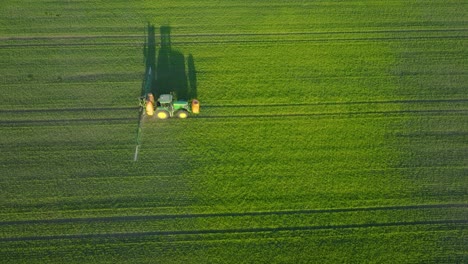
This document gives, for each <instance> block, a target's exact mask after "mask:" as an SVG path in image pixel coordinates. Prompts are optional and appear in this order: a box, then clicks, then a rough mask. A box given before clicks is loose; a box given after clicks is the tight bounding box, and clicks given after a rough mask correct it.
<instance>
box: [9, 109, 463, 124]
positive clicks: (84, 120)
mask: <svg viewBox="0 0 468 264" xmlns="http://www.w3.org/2000/svg"><path fill="white" fill-rule="evenodd" d="M442 113H445V114H449V113H453V114H455V113H460V114H465V113H468V109H449V110H441V109H431V110H391V111H348V112H345V111H343V112H328V113H325V112H315V113H282V114H245V115H243V114H237V115H201V116H194V117H193V118H194V119H233V118H272V117H324V116H326V117H333V116H336V117H342V116H365V115H385V116H386V115H401V114H442ZM135 121H137V120H136V118H131V117H127V118H77V119H55V120H54V119H51V120H0V125H1V126H22V125H42V126H45V125H57V124H72V123H130V122H135Z"/></svg>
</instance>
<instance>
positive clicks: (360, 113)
mask: <svg viewBox="0 0 468 264" xmlns="http://www.w3.org/2000/svg"><path fill="white" fill-rule="evenodd" d="M443 113H444V114H450V113H461V114H468V109H467V110H465V109H463V110H458V109H454V110H439V109H434V110H392V111H354V112H330V113H284V114H249V115H216V116H195V117H192V118H194V119H235V118H259V119H261V118H272V117H323V116H329V117H333V116H335V117H342V116H366V115H383V116H387V115H401V114H443Z"/></svg>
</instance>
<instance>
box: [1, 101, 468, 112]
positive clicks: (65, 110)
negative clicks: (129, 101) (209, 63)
mask: <svg viewBox="0 0 468 264" xmlns="http://www.w3.org/2000/svg"><path fill="white" fill-rule="evenodd" d="M467 101H468V100H467ZM124 110H138V107H89V108H53V109H50V108H49V109H0V114H2V113H52V112H94V111H124Z"/></svg>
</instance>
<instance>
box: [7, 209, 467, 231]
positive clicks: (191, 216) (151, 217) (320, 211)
mask: <svg viewBox="0 0 468 264" xmlns="http://www.w3.org/2000/svg"><path fill="white" fill-rule="evenodd" d="M447 208H466V209H468V204H422V205H407V206H385V207H358V208H337V209H312V210H294V211H256V212H239V213H208V214H171V215H142V216H114V217H94V218H63V219H44V220H19V221H3V222H0V226H9V225H34V224H69V223H96V222H120V221H122V222H125V221H147V220H163V219H187V218H188V219H195V218H214V217H246V216H271V215H312V214H323V213H348V212H372V211H395V210H400V211H408V210H421V209H447Z"/></svg>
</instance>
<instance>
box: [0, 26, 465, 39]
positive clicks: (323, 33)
mask: <svg viewBox="0 0 468 264" xmlns="http://www.w3.org/2000/svg"><path fill="white" fill-rule="evenodd" d="M466 31H468V29H466V28H449V29H447V28H444V29H396V30H357V31H349V30H348V31H309V32H265V33H192V34H171V37H172V38H178V37H244V36H245V37H248V36H301V35H337V34H391V33H422V32H424V33H428V32H431V33H436V32H466ZM155 37H160V35H159V34H156V35H155ZM122 38H127V39H142V38H143V36H142V35H135V34H125V35H65V36H64V35H62V36H22V37H16V36H12V37H0V41H12V40H13V41H14V40H21V41H24V40H61V39H122Z"/></svg>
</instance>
